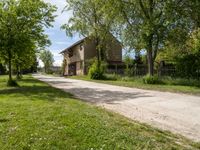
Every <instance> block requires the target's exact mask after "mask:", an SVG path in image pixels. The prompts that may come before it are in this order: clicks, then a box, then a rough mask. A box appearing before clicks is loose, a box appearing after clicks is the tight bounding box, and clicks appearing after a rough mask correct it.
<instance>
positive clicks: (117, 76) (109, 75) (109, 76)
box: [105, 73, 121, 81]
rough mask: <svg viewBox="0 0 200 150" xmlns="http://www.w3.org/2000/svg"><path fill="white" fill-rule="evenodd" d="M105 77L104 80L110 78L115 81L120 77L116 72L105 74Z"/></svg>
mask: <svg viewBox="0 0 200 150" xmlns="http://www.w3.org/2000/svg"><path fill="white" fill-rule="evenodd" d="M105 77H106V80H112V81H117V80H120V79H121V76H120V75H118V74H116V73H114V74H106V75H105Z"/></svg>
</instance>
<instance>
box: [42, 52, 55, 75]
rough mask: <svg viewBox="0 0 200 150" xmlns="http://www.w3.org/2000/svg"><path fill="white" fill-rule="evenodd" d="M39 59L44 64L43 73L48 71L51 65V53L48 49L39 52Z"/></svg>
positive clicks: (52, 60)
mask: <svg viewBox="0 0 200 150" xmlns="http://www.w3.org/2000/svg"><path fill="white" fill-rule="evenodd" d="M40 59H41V61H42V62H43V64H44V69H45V73H48V72H49V69H50V67H51V66H53V62H54V59H53V54H52V53H51V52H50V51H48V50H44V51H42V52H41V53H40Z"/></svg>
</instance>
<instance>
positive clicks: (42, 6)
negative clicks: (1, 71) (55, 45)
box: [0, 0, 56, 81]
mask: <svg viewBox="0 0 200 150" xmlns="http://www.w3.org/2000/svg"><path fill="white" fill-rule="evenodd" d="M55 10H56V8H55V7H54V6H51V5H50V4H48V3H45V2H44V1H42V0H4V1H0V35H1V36H0V48H1V50H0V57H1V59H3V61H4V62H5V63H6V64H8V70H9V81H11V80H12V66H13V62H15V65H19V64H20V63H19V62H20V61H24V60H27V59H29V58H30V57H29V56H30V54H31V56H33V55H34V54H35V52H36V49H39V47H44V46H45V45H48V44H50V41H49V40H48V36H47V35H45V34H44V29H43V28H44V27H46V28H48V27H51V23H52V22H53V21H54V17H55V16H54V15H53V12H54V11H55ZM26 62H27V63H28V64H29V61H26ZM30 62H31V61H30ZM29 65H31V63H30V64H29Z"/></svg>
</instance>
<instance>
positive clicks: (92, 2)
mask: <svg viewBox="0 0 200 150" xmlns="http://www.w3.org/2000/svg"><path fill="white" fill-rule="evenodd" d="M67 3H68V5H67V6H66V8H67V10H68V11H72V12H73V16H72V17H71V18H70V19H69V21H68V23H67V24H65V25H63V26H62V28H63V29H65V30H66V33H67V35H69V36H72V35H73V34H74V33H79V34H80V35H81V36H83V37H89V38H90V39H91V40H94V41H95V44H96V50H97V62H98V63H97V64H98V67H100V61H102V60H104V59H105V53H106V52H105V51H106V50H105V49H106V44H105V43H106V42H105V41H107V40H108V39H109V40H110V39H111V34H110V31H111V26H112V23H113V18H108V17H106V14H105V13H104V12H103V11H102V9H101V7H104V6H106V5H105V3H106V1H102V0H84V1H83V0H67Z"/></svg>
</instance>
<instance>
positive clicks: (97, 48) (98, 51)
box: [95, 37, 101, 69]
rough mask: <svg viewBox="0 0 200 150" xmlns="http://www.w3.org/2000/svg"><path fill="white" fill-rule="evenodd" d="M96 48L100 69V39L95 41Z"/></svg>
mask: <svg viewBox="0 0 200 150" xmlns="http://www.w3.org/2000/svg"><path fill="white" fill-rule="evenodd" d="M95 47H96V51H97V68H98V69H100V64H101V57H100V49H99V38H97V37H96V39H95Z"/></svg>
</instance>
